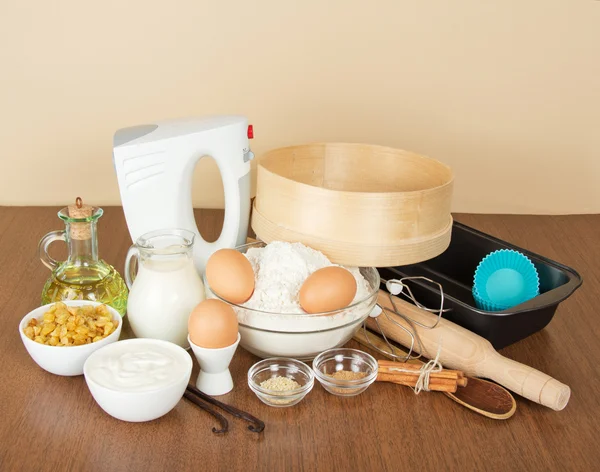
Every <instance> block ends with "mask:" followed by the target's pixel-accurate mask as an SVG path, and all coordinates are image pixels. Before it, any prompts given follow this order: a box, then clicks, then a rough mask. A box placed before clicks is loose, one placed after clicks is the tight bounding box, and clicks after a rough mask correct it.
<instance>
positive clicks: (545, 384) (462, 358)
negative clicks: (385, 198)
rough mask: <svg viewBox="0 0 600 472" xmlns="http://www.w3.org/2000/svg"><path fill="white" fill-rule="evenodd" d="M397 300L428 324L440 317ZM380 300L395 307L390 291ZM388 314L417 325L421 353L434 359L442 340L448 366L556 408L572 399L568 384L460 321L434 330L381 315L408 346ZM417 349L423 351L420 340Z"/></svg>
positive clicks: (372, 325)
mask: <svg viewBox="0 0 600 472" xmlns="http://www.w3.org/2000/svg"><path fill="white" fill-rule="evenodd" d="M393 299H394V303H395V304H396V307H397V309H398V310H399V311H400V312H401V313H402V314H403V315H405V316H407V317H409V318H410V319H413V320H415V321H418V322H419V323H422V324H424V325H426V326H428V325H429V326H430V325H433V323H435V321H436V319H437V316H436V315H434V314H433V313H429V312H427V311H425V310H421V309H420V308H417V307H416V306H414V305H412V304H410V303H408V302H405V301H404V300H401V299H399V298H398V297H393ZM377 301H378V303H379V305H380V306H381V307H384V308H389V309H392V310H393V306H392V304H391V302H390V299H389V296H388V294H387V293H386V292H384V291H382V290H380V291H379V296H378V300H377ZM386 316H388V317H390V318H392V319H393V320H394V321H396V322H397V323H399V324H401V325H402V326H405V327H407V328H408V329H409V330H410V329H411V326H410V325H413V326H414V329H415V330H416V331H417V334H418V335H419V337H420V339H421V343H422V346H423V352H422V353H421V354H423V355H424V356H426V357H428V358H430V359H432V358H434V357H435V356H436V353H437V350H438V346H439V343H440V341H441V343H442V350H441V353H440V357H439V361H440V363H441V364H442V365H443V366H444V367H446V368H452V369H458V370H462V371H463V372H464V373H465V374H466V375H470V376H476V377H484V378H488V379H491V380H494V381H495V382H497V383H499V384H500V385H503V386H505V387H506V388H508V389H509V390H512V391H513V392H515V393H518V394H519V395H521V396H523V397H525V398H527V399H529V400H531V401H534V402H536V403H539V404H541V405H544V406H547V407H549V408H552V409H553V410H556V411H560V410H562V409H563V408H564V407H565V406H567V403H568V402H569V397H570V396H571V389H570V388H569V387H568V386H567V385H564V384H562V383H560V382H559V381H558V380H555V379H553V378H552V377H550V376H548V375H546V374H544V373H542V372H540V371H538V370H535V369H534V368H532V367H529V366H526V365H524V364H521V363H519V362H516V361H513V360H511V359H507V358H506V357H504V356H502V355H500V354H498V353H497V352H496V350H495V349H494V348H493V347H492V345H491V343H490V342H489V341H487V340H486V339H484V338H482V337H481V336H478V335H477V334H475V333H472V332H471V331H469V330H467V329H465V328H462V327H461V326H458V325H457V324H454V323H452V322H450V321H448V320H446V319H443V318H442V319H441V320H440V322H439V324H438V325H437V326H436V327H435V328H434V329H426V328H422V327H421V326H418V325H416V324H414V323H411V324H410V325H409V323H407V322H406V320H404V319H403V318H402V317H400V316H398V315H395V314H394V313H390V312H389V311H386V313H385V314H382V315H380V316H379V317H378V318H377V321H378V322H379V325H380V326H381V329H382V330H383V332H384V333H385V335H386V336H388V337H389V338H391V339H393V340H394V341H396V342H397V343H400V344H401V345H403V346H406V347H409V346H410V345H411V337H410V335H409V334H408V333H406V332H405V331H404V330H403V329H401V328H400V327H398V326H397V325H396V324H395V323H393V322H391V321H390V320H389V319H387V317H386ZM367 326H368V327H369V328H370V329H372V330H373V331H376V332H381V331H380V330H379V328H378V326H377V323H376V322H375V320H374V319H373V318H368V319H367ZM414 349H415V351H416V352H419V351H418V349H419V344H418V343H417V342H415V345H414Z"/></svg>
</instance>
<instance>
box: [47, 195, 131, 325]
mask: <svg viewBox="0 0 600 472" xmlns="http://www.w3.org/2000/svg"><path fill="white" fill-rule="evenodd" d="M102 214H103V211H102V208H97V207H92V206H90V205H84V204H83V202H82V201H81V199H80V198H79V197H78V198H77V200H76V203H75V205H69V206H68V207H65V208H63V209H62V210H60V211H59V212H58V217H59V218H60V219H61V220H62V221H63V222H64V223H65V229H64V230H60V231H52V232H50V233H48V234H47V235H45V236H44V237H43V238H42V239H41V241H40V244H39V255H40V259H41V261H42V262H43V264H44V265H45V266H46V267H48V268H49V269H50V270H51V271H52V275H51V276H50V278H49V279H48V280H47V281H46V284H45V285H44V289H43V290H42V304H43V305H45V304H47V303H53V302H57V301H61V300H91V301H97V302H101V303H105V304H106V305H109V306H111V307H113V308H114V309H115V310H117V311H118V312H119V313H120V314H121V316H125V312H126V310H127V296H128V290H127V286H126V285H125V282H124V281H123V279H122V277H121V275H119V273H118V272H117V271H116V270H115V268H114V267H112V266H111V265H110V264H107V263H106V262H104V261H103V260H102V259H100V258H99V257H98V230H97V222H98V219H99V218H100V217H101V216H102ZM54 241H64V242H66V243H67V248H68V258H67V260H66V261H63V262H58V261H55V260H54V259H52V257H50V255H49V254H48V247H49V246H50V244H51V243H53V242H54Z"/></svg>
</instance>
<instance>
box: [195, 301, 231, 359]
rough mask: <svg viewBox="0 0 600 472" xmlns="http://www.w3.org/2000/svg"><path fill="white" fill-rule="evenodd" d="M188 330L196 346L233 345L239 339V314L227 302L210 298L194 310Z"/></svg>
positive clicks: (212, 347) (214, 347)
mask: <svg viewBox="0 0 600 472" xmlns="http://www.w3.org/2000/svg"><path fill="white" fill-rule="evenodd" d="M188 332H189V333H190V340H191V341H192V342H193V343H194V344H195V345H196V346H200V347H204V348H207V349H218V348H221V347H227V346H231V345H232V344H233V343H235V342H236V341H237V336H238V320H237V316H236V315H235V312H234V311H233V308H231V306H229V305H228V304H227V303H225V302H223V301H221V300H217V299H216V298H209V299H207V300H204V301H203V302H200V304H198V305H197V306H196V308H194V309H193V310H192V313H191V314H190V317H189V319H188Z"/></svg>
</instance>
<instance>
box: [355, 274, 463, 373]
mask: <svg viewBox="0 0 600 472" xmlns="http://www.w3.org/2000/svg"><path fill="white" fill-rule="evenodd" d="M411 280H424V281H425V282H428V283H431V284H433V285H435V286H437V287H438V289H439V291H440V306H439V307H438V308H428V307H426V306H424V305H423V304H421V303H420V302H419V301H418V300H417V299H416V298H415V296H414V295H413V293H412V290H411V289H410V286H409V285H407V284H406V283H405V282H407V281H411ZM382 282H384V283H385V287H386V288H387V290H388V293H387V296H388V298H389V300H390V304H391V306H392V307H393V309H390V308H388V307H384V306H381V305H380V304H379V303H378V304H377V305H376V306H375V308H374V309H373V311H372V312H371V315H370V317H371V318H373V319H374V321H375V323H376V324H377V327H378V330H379V333H380V334H381V337H382V338H383V340H384V341H385V343H386V345H387V346H388V348H389V351H384V350H383V349H381V348H379V347H377V346H376V345H375V344H373V343H372V342H371V341H370V339H369V331H368V330H367V323H366V322H365V323H363V327H362V329H363V332H364V337H365V339H366V340H367V342H368V343H369V345H370V346H371V347H372V348H373V349H375V350H376V351H378V352H380V353H381V354H384V355H386V356H389V357H391V358H393V359H394V360H396V361H399V362H406V361H408V360H410V359H419V358H420V357H421V354H418V355H416V356H413V355H412V353H413V350H414V345H415V342H416V343H417V345H418V352H419V353H422V352H423V346H422V344H421V340H420V338H419V335H418V334H417V330H416V329H415V325H418V326H421V327H422V328H425V329H433V328H435V327H436V326H437V325H438V323H439V322H440V319H441V318H442V314H443V313H446V312H448V311H450V310H451V308H444V289H443V287H442V285H441V284H439V283H438V282H435V281H433V280H431V279H429V278H427V277H423V276H414V277H402V278H401V279H390V280H383V279H382ZM393 295H403V296H405V297H406V298H408V299H409V300H411V301H412V302H413V303H414V304H415V305H416V306H417V307H418V308H420V309H421V310H425V311H428V312H430V313H437V319H436V321H435V323H433V324H432V325H425V324H423V323H420V322H418V321H416V320H413V319H412V318H410V317H409V316H406V315H404V314H402V313H401V312H400V310H398V308H397V306H396V303H395V302H394V297H393ZM388 313H393V314H395V315H398V316H400V317H401V318H402V319H403V320H405V321H406V323H407V324H408V326H409V327H410V329H409V328H407V327H406V326H403V325H401V324H400V323H398V322H397V321H395V320H394V319H393V318H392V317H390V316H388ZM379 316H385V317H386V318H387V320H388V321H390V322H392V323H394V324H395V325H397V326H398V327H399V328H401V329H402V330H403V331H405V332H406V333H407V334H408V335H409V336H410V338H411V344H410V348H409V351H408V353H407V354H404V351H401V350H400V349H397V348H395V347H394V346H393V345H392V343H390V341H389V340H388V338H387V337H386V335H385V332H384V330H383V329H382V328H381V326H380V324H379V321H377V318H378V317H379ZM398 351H400V352H402V355H399V354H397V352H398Z"/></svg>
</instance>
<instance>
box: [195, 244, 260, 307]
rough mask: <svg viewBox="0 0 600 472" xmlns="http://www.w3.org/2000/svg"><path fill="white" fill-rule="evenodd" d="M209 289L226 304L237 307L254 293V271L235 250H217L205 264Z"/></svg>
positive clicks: (246, 260)
mask: <svg viewBox="0 0 600 472" xmlns="http://www.w3.org/2000/svg"><path fill="white" fill-rule="evenodd" d="M206 280H207V282H208V286H209V287H210V289H211V290H212V291H213V292H214V293H216V294H217V295H218V296H219V297H221V298H223V299H224V300H227V301H228V302H231V303H235V304H236V305H239V304H240V303H244V302H246V301H248V299H249V298H250V297H251V296H252V293H254V271H253V270H252V265H251V264H250V261H249V260H248V259H246V256H244V255H243V254H242V253H241V252H239V251H236V250H235V249H219V250H218V251H216V252H215V253H214V254H213V255H212V256H210V258H209V259H208V262H207V263H206Z"/></svg>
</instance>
